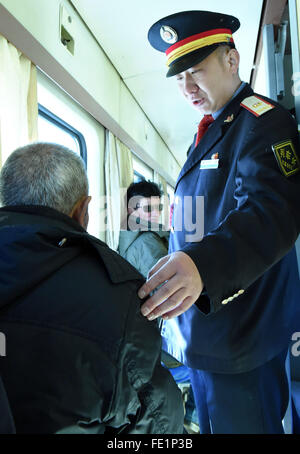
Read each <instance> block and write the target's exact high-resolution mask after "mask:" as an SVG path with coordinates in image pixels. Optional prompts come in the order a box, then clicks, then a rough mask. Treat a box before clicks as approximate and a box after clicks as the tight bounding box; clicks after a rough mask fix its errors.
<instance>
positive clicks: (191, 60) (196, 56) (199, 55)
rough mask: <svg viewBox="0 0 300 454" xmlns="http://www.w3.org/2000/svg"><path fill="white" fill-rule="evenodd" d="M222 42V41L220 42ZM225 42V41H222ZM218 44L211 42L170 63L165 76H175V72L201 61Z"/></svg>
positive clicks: (180, 71)
mask: <svg viewBox="0 0 300 454" xmlns="http://www.w3.org/2000/svg"><path fill="white" fill-rule="evenodd" d="M221 44H223V43H221ZM224 44H226V43H224ZM219 46H220V44H213V45H211V46H208V47H205V48H203V49H197V50H195V51H194V52H191V53H190V54H188V55H185V56H184V57H181V58H179V59H178V60H177V61H175V62H174V63H172V64H171V66H170V67H169V70H168V72H167V74H166V77H172V76H176V74H179V73H182V72H183V71H186V70H187V69H189V68H191V67H192V66H195V65H197V64H198V63H201V62H202V61H203V60H204V59H205V58H206V57H208V56H209V55H210V54H211V53H212V52H214V51H215V50H216V49H217V48H218V47H219Z"/></svg>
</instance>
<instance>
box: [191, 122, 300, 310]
mask: <svg viewBox="0 0 300 454" xmlns="http://www.w3.org/2000/svg"><path fill="white" fill-rule="evenodd" d="M276 147H277V148H276ZM280 147H282V152H283V150H285V151H284V153H287V154H286V156H285V157H284V158H282V161H280V158H279V159H278V157H277V158H276V157H275V150H276V149H277V150H279V151H280ZM240 150H241V151H240V154H239V158H238V161H237V166H236V178H235V185H236V187H235V192H234V194H233V196H234V198H235V199H236V201H237V203H236V209H234V210H232V211H230V212H229V213H228V215H227V216H226V218H225V219H224V220H223V222H222V223H220V224H219V226H218V228H217V229H215V230H213V231H211V232H209V233H208V234H207V235H206V236H205V237H204V238H203V240H202V241H201V242H200V243H194V244H189V245H187V246H186V247H184V248H183V249H182V250H183V251H184V252H186V253H187V254H188V255H189V256H190V257H191V258H192V259H193V260H194V262H195V264H196V266H197V267H198V270H199V273H200V275H201V276H202V279H203V282H204V284H205V289H206V294H207V296H208V298H209V302H210V310H211V311H212V312H216V311H217V310H219V309H221V307H223V306H222V301H223V300H224V299H225V298H230V297H232V295H234V296H237V295H238V294H239V292H240V293H242V292H243V291H246V289H247V287H248V286H250V285H251V284H252V283H253V282H254V281H255V280H256V279H258V278H259V277H260V276H261V275H262V274H263V273H265V272H266V271H267V270H268V269H269V268H270V267H272V265H274V264H275V263H276V262H278V261H279V260H280V259H281V258H283V257H284V255H285V254H287V252H288V251H289V250H290V249H291V248H292V246H293V245H294V243H295V241H296V239H297V237H298V234H299V230H300V210H299V194H300V172H299V171H298V170H297V168H298V167H299V165H298V164H299V161H298V164H297V162H296V161H297V160H299V138H298V134H297V129H296V127H295V123H294V121H293V120H292V119H291V118H290V117H289V116H288V115H287V114H283V115H280V114H279V113H276V114H275V113H274V115H273V116H270V117H269V119H268V121H265V120H264V118H263V117H262V118H258V119H255V123H254V126H253V127H252V128H251V129H250V130H249V131H248V134H247V135H246V137H245V138H244V143H243V144H242V145H241V147H240ZM292 159H294V161H293V166H294V167H291V168H294V169H295V172H294V173H292V174H291V175H290V176H287V175H285V173H284V172H283V169H282V167H283V166H285V165H290V166H291V165H292V164H289V162H290V163H292ZM295 160H296V161H295ZM297 166H298V167H297ZM200 298H201V297H200Z"/></svg>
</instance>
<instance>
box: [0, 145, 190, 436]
mask: <svg viewBox="0 0 300 454" xmlns="http://www.w3.org/2000/svg"><path fill="white" fill-rule="evenodd" d="M90 199H91V197H89V196H88V181H87V176H86V172H85V168H84V165H83V162H82V161H81V159H80V158H79V157H78V156H77V155H76V154H74V153H73V152H71V151H69V150H68V149H66V148H64V147H61V146H59V145H55V144H45V143H44V144H40V143H36V144H33V145H28V146H26V147H23V148H20V149H18V150H16V151H15V152H14V153H12V155H11V156H10V157H9V158H8V159H7V161H6V163H5V165H4V167H3V169H2V171H1V174H0V202H1V205H2V208H1V209H0V257H1V261H0V276H1V281H0V308H1V309H0V330H1V332H3V333H4V334H5V336H6V342H7V354H6V357H5V358H1V362H0V375H1V377H2V379H3V383H4V386H5V388H6V391H7V395H8V400H9V403H10V405H11V409H12V414H13V417H14V421H15V425H16V432H17V433H105V432H110V433H116V434H118V433H121V432H122V433H126V434H128V433H130V434H137V433H139V434H140V433H155V434H156V433H182V430H183V429H182V428H183V408H182V402H181V396H180V392H179V391H178V389H177V387H176V384H175V382H174V381H173V379H172V377H171V376H170V374H169V373H168V372H167V371H166V370H164V369H163V368H162V366H161V365H160V350H161V340H160V335H159V331H158V328H157V324H156V322H154V323H152V322H151V323H149V322H148V321H147V320H144V318H143V317H142V315H141V314H140V300H139V299H138V297H137V289H138V288H139V286H140V285H141V283H142V282H143V280H142V277H141V275H140V274H139V273H138V272H137V271H136V270H135V269H133V268H132V267H131V266H130V265H129V264H128V263H127V262H125V260H123V259H122V258H121V257H120V256H119V255H118V254H116V253H115V252H113V251H111V250H110V249H109V248H108V246H107V245H106V244H104V243H103V242H102V241H99V240H97V239H96V238H94V237H92V236H91V235H89V234H88V233H87V232H86V228H87V224H88V204H89V202H90Z"/></svg>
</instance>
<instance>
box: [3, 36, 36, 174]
mask: <svg viewBox="0 0 300 454" xmlns="http://www.w3.org/2000/svg"><path fill="white" fill-rule="evenodd" d="M37 119H38V103H37V81H36V67H35V66H34V65H33V64H32V62H31V61H30V60H28V58H27V57H25V56H24V55H22V53H21V52H20V51H19V50H18V49H16V48H15V47H14V46H13V45H12V44H11V43H9V42H8V41H7V40H6V39H5V38H4V37H3V36H2V35H0V164H1V165H3V164H4V162H5V160H6V159H7V157H8V156H9V155H10V153H11V152H12V151H14V150H15V149H16V148H18V147H20V146H23V145H26V144H27V143H29V142H32V141H36V140H37V137H38V135H37Z"/></svg>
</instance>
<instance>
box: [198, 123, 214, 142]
mask: <svg viewBox="0 0 300 454" xmlns="http://www.w3.org/2000/svg"><path fill="white" fill-rule="evenodd" d="M213 121H214V117H213V116H212V115H204V117H203V118H202V120H201V121H200V123H199V126H198V134H197V138H196V144H195V147H196V146H197V145H198V143H199V142H200V140H201V139H202V137H203V136H204V134H205V133H206V131H207V128H208V127H209V125H210V124H211V123H212V122H213Z"/></svg>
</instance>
